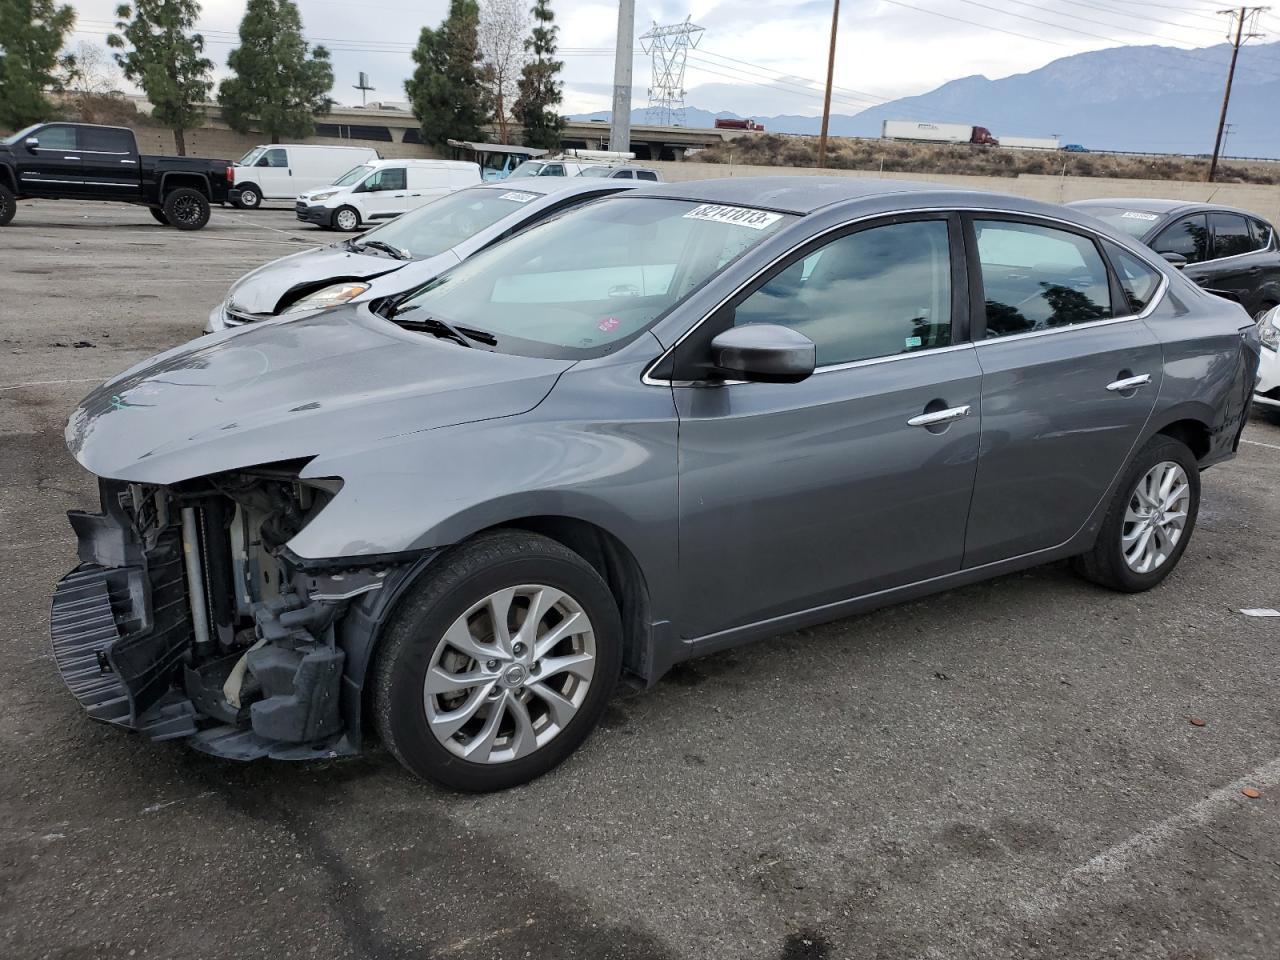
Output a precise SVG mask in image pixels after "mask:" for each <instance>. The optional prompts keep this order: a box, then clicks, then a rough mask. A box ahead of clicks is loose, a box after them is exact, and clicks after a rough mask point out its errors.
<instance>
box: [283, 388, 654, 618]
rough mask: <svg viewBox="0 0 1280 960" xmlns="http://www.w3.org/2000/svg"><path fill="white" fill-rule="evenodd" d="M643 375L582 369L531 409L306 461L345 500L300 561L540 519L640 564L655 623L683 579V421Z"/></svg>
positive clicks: (297, 548)
mask: <svg viewBox="0 0 1280 960" xmlns="http://www.w3.org/2000/svg"><path fill="white" fill-rule="evenodd" d="M641 369H642V367H641V366H636V365H634V364H631V365H626V366H623V367H619V366H618V365H614V366H609V367H594V368H589V367H583V366H579V367H575V368H573V369H572V370H569V371H567V372H566V373H565V374H564V375H563V376H562V377H561V379H560V381H559V382H558V383H557V384H556V386H555V387H554V388H553V389H552V391H551V394H550V395H549V396H548V397H547V399H546V400H544V401H543V402H542V404H540V405H539V406H538V407H537V408H535V409H534V410H531V411H529V412H528V413H525V414H522V415H517V416H513V417H508V418H503V419H502V420H493V421H487V422H478V423H471V424H463V425H460V426H456V427H445V428H438V429H435V430H431V431H426V432H422V433H415V434H410V435H407V436H404V437H400V438H397V440H396V441H395V442H392V443H387V444H379V445H377V446H375V447H373V448H371V449H367V450H365V451H363V452H361V453H359V454H348V455H345V456H341V457H326V456H324V455H323V453H322V454H321V455H320V456H317V457H316V458H315V459H314V460H313V461H311V462H310V463H309V464H308V465H307V467H306V469H305V470H304V472H303V476H304V477H341V478H342V481H343V486H342V490H341V492H339V493H338V495H337V496H335V497H334V498H333V500H332V501H331V502H330V503H329V504H328V505H327V506H326V507H325V509H324V510H323V511H321V513H320V514H319V515H318V516H316V517H315V519H313V520H312V521H311V523H309V524H308V525H307V526H306V527H305V528H304V529H303V530H302V531H301V532H300V533H299V534H298V535H297V536H296V537H294V539H293V540H291V541H290V543H289V549H290V550H291V551H292V552H293V553H294V554H295V555H296V556H297V557H299V558H300V559H302V560H303V561H304V562H305V561H323V560H325V559H331V558H338V557H341V558H351V559H352V560H354V561H356V562H358V561H359V558H361V557H370V556H385V555H395V554H406V553H414V552H421V551H425V550H430V549H432V548H438V547H443V546H448V545H450V544H454V543H458V542H459V541H462V540H465V539H467V538H468V537H470V536H471V535H473V534H475V533H476V532H478V531H480V530H484V529H487V528H489V527H494V526H499V525H502V524H504V523H511V522H513V521H517V520H523V519H528V518H532V517H564V518H569V519H573V520H579V521H583V522H585V523H589V524H592V525H594V526H596V527H599V528H600V529H602V530H605V531H606V532H608V533H609V534H611V535H612V536H613V537H615V538H616V539H617V540H618V541H620V542H621V543H622V544H623V545H624V546H625V547H626V548H627V549H628V550H629V551H630V552H631V554H632V555H633V556H634V557H635V559H636V561H637V563H638V564H639V565H640V568H641V572H642V573H643V575H644V577H645V579H646V582H647V583H648V585H649V591H650V598H651V602H652V604H653V610H654V616H655V617H657V618H661V617H665V616H667V615H669V614H670V610H671V608H670V605H669V603H668V600H667V598H668V597H669V596H671V592H670V589H671V586H673V584H674V579H675V575H676V571H675V558H676V551H677V530H678V517H677V513H678V499H677V477H676V468H677V464H676V438H677V419H676V412H675V404H674V402H673V400H672V397H671V391H670V389H669V388H666V387H654V386H648V385H645V384H643V383H641V380H640V371H641Z"/></svg>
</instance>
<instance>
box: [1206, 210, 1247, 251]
mask: <svg viewBox="0 0 1280 960" xmlns="http://www.w3.org/2000/svg"><path fill="white" fill-rule="evenodd" d="M1209 225H1210V227H1211V228H1212V229H1213V258H1214V259H1215V260H1218V259H1221V258H1222V257H1238V256H1240V254H1242V253H1252V252H1253V251H1254V250H1257V249H1258V245H1257V241H1256V240H1254V237H1253V234H1252V232H1250V230H1249V222H1248V221H1247V220H1245V218H1244V217H1242V216H1239V215H1238V214H1234V213H1213V214H1210V215H1209Z"/></svg>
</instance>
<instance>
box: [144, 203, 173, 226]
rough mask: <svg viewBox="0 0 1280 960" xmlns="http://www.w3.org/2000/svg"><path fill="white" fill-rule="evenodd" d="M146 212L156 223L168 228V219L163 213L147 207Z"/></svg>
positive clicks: (155, 208)
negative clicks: (148, 212)
mask: <svg viewBox="0 0 1280 960" xmlns="http://www.w3.org/2000/svg"><path fill="white" fill-rule="evenodd" d="M147 210H148V211H150V213H151V216H153V217H155V220H156V223H162V224H164V225H165V226H166V227H167V226H169V218H168V217H166V216H165V215H164V211H163V210H161V209H160V208H159V207H147Z"/></svg>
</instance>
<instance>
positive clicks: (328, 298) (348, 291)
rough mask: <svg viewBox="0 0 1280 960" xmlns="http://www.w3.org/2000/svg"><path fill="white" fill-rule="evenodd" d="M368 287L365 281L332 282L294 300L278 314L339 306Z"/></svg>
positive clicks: (306, 311)
mask: <svg viewBox="0 0 1280 960" xmlns="http://www.w3.org/2000/svg"><path fill="white" fill-rule="evenodd" d="M368 289H369V284H367V283H358V282H352V283H334V284H331V285H329V286H327V287H322V288H321V289H319V290H316V291H315V292H314V293H308V294H307V295H306V296H305V297H303V298H302V299H301V300H295V301H294V302H293V303H291V304H289V306H287V307H285V308H284V309H283V310H281V311H280V316H282V317H283V316H287V315H288V314H291V313H308V312H310V311H313V310H328V309H330V308H331V307H340V306H342V305H343V304H345V303H350V302H351V301H352V300H354V299H355V298H356V297H358V296H360V294H362V293H364V292H365V291H367V290H368Z"/></svg>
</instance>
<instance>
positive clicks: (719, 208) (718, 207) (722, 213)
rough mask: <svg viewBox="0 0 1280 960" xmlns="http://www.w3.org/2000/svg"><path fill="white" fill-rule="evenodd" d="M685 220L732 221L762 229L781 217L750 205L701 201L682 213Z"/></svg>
mask: <svg viewBox="0 0 1280 960" xmlns="http://www.w3.org/2000/svg"><path fill="white" fill-rule="evenodd" d="M684 219H686V220H712V221H715V222H716V223H732V224H734V225H736V226H739V227H750V228H751V229H752V230H763V229H765V228H766V227H770V226H773V224H775V223H777V222H778V221H779V220H781V219H782V214H780V213H770V212H769V211H768V210H752V209H751V208H750V207H726V206H725V205H724V204H721V203H702V204H699V205H698V206H696V207H694V208H693V209H692V210H690V211H689V212H688V213H686V214H685V215H684Z"/></svg>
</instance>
